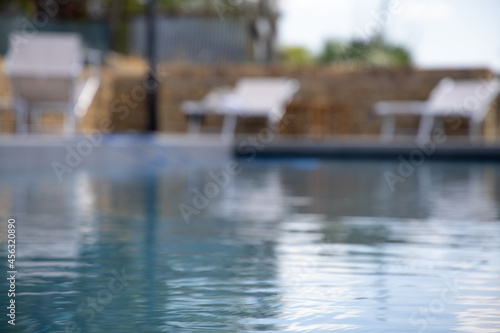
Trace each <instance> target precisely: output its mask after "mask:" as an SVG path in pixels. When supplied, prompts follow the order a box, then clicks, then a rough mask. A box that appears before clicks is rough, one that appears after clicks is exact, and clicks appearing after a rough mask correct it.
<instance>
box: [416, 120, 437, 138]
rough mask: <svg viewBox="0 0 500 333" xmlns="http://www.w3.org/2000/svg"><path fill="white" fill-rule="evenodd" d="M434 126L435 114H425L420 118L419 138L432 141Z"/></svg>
mask: <svg viewBox="0 0 500 333" xmlns="http://www.w3.org/2000/svg"><path fill="white" fill-rule="evenodd" d="M433 127H434V116H429V115H424V116H422V117H421V118H420V124H419V126H418V134H417V140H419V141H430V139H431V131H432V128H433Z"/></svg>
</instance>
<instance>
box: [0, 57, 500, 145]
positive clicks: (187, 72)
mask: <svg viewBox="0 0 500 333" xmlns="http://www.w3.org/2000/svg"><path fill="white" fill-rule="evenodd" d="M106 63H107V66H106V67H105V69H104V75H103V84H102V85H101V90H100V92H99V94H98V96H97V97H96V100H95V101H94V103H93V104H92V107H91V109H90V110H89V112H88V114H87V115H86V116H85V118H84V119H83V122H82V125H83V129H84V130H89V129H93V128H99V126H100V125H99V124H100V121H101V119H103V118H109V119H110V120H111V121H112V123H113V126H114V131H116V132H124V131H125V132H127V131H133V132H143V131H145V130H146V126H147V122H148V117H147V112H146V110H147V103H146V98H145V89H144V87H145V86H146V83H145V82H144V77H145V73H146V71H147V67H146V65H145V64H144V62H142V61H141V60H140V59H131V58H121V57H113V58H109V59H108V60H107V62H106ZM245 76H250V77H251V76H286V77H290V78H296V79H298V80H299V81H300V83H301V89H300V91H299V92H298V94H297V95H296V97H295V99H294V101H293V102H292V103H291V104H290V105H289V106H288V108H287V113H288V115H292V116H293V120H292V121H291V122H290V123H289V124H288V125H287V126H283V129H282V134H283V135H306V136H312V137H327V136H337V135H377V134H378V133H379V131H380V123H381V122H380V119H379V118H378V117H376V116H375V115H374V114H373V112H372V106H373V104H374V103H375V102H376V101H379V100H392V99H394V100H419V99H420V100H425V99H426V98H427V96H428V94H429V92H430V91H431V90H432V88H433V87H434V86H435V85H436V84H437V83H438V82H439V80H441V79H442V78H443V77H445V76H448V77H452V78H455V79H480V78H485V79H489V78H491V77H492V76H493V74H492V73H491V72H490V71H488V70H484V69H464V70H415V69H409V68H390V69H348V68H335V67H329V68H287V67H282V66H261V65H253V64H237V65H236V64H235V65H218V66H211V67H208V66H201V65H194V64H188V63H164V64H161V65H160V66H159V75H158V77H157V81H158V82H159V95H158V123H159V130H160V131H161V132H167V133H185V132H186V129H187V120H186V117H185V116H184V115H183V114H182V112H181V110H180V105H181V103H182V102H183V101H186V100H198V99H201V98H203V96H204V95H205V94H206V93H208V92H209V91H210V90H211V89H213V88H215V87H221V86H232V85H234V84H235V82H236V81H237V80H238V79H239V78H241V77H245ZM3 81H4V77H2V76H0V85H2V84H4V85H5V83H2V82H3ZM6 91H8V90H6ZM1 92H2V90H0V93H1ZM497 104H500V103H497ZM498 112H499V110H498V109H495V110H493V111H491V112H490V113H489V114H488V117H487V119H486V121H485V124H486V125H485V126H484V127H485V128H484V131H485V134H486V135H487V136H488V137H494V136H495V135H496V133H499V134H500V124H499V122H498V120H499V119H500V117H497V114H498ZM4 113H5V112H4ZM7 118H8V117H7V116H5V114H2V118H0V121H1V122H2V123H1V124H0V129H1V130H2V131H10V130H11V129H12V128H13V127H12V126H11V125H7V124H6V123H5V121H6V120H8V119H7ZM9 119H10V118H9ZM7 123H9V121H7ZM221 124H222V118H221V117H220V116H216V115H210V116H207V117H206V118H205V120H204V123H203V131H205V132H219V131H220V126H221ZM417 124H418V119H417V118H416V117H411V116H408V117H400V118H398V120H397V128H398V131H399V132H400V133H414V132H415V130H416V127H417ZM448 125H450V124H448ZM466 125H467V122H466V121H462V122H461V126H460V128H459V129H457V130H452V129H451V128H447V131H449V132H450V134H466V128H467V126H466ZM264 126H266V122H265V120H263V119H242V120H240V121H239V122H238V128H237V132H239V133H252V132H257V131H259V130H260V129H261V128H263V127H264ZM448 127H449V126H448ZM405 129H406V130H405Z"/></svg>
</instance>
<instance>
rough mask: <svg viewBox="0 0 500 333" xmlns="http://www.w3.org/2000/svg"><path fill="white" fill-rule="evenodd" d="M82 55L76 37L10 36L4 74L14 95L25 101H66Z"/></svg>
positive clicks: (80, 45) (78, 73)
mask: <svg viewBox="0 0 500 333" xmlns="http://www.w3.org/2000/svg"><path fill="white" fill-rule="evenodd" d="M83 63H84V52H83V48H82V41H81V38H80V36H79V35H77V34H61V33H36V34H35V35H33V36H31V35H24V34H20V33H13V34H11V35H10V36H9V51H8V53H7V55H6V59H5V63H4V71H5V72H6V74H7V75H9V76H10V78H11V80H12V83H13V86H14V93H15V94H17V95H18V97H21V98H23V99H25V100H27V101H36V102H45V101H47V102H56V101H64V100H68V99H69V98H70V97H71V98H73V97H74V96H70V94H71V92H72V91H73V89H72V87H71V84H72V83H73V81H74V80H75V78H76V77H78V76H79V75H80V73H81V72H82V69H83Z"/></svg>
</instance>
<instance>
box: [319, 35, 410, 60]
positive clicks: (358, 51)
mask: <svg viewBox="0 0 500 333" xmlns="http://www.w3.org/2000/svg"><path fill="white" fill-rule="evenodd" d="M317 60H318V63H320V64H331V63H341V64H353V65H358V66H370V67H380V66H410V65H411V56H410V54H409V52H408V51H407V50H405V49H403V48H402V47H398V46H392V45H389V44H387V43H385V41H384V40H383V39H382V38H380V37H377V38H374V39H372V40H371V41H369V42H367V43H366V42H362V41H351V42H348V43H341V42H334V41H327V42H326V43H325V45H324V47H323V50H322V52H321V53H320V55H319V56H318V58H317Z"/></svg>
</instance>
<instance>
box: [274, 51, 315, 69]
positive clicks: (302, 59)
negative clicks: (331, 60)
mask: <svg viewBox="0 0 500 333" xmlns="http://www.w3.org/2000/svg"><path fill="white" fill-rule="evenodd" d="M280 58H281V61H282V62H283V63H285V64H287V65H292V66H309V65H312V64H314V56H313V55H312V54H311V52H309V51H308V50H307V49H305V48H303V47H297V46H295V47H286V48H283V49H282V50H281V54H280Z"/></svg>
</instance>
